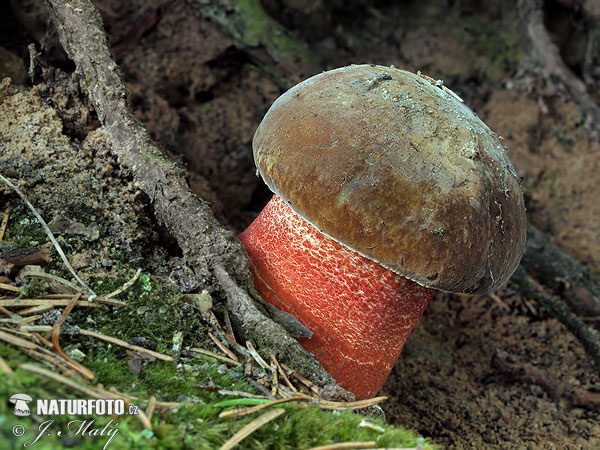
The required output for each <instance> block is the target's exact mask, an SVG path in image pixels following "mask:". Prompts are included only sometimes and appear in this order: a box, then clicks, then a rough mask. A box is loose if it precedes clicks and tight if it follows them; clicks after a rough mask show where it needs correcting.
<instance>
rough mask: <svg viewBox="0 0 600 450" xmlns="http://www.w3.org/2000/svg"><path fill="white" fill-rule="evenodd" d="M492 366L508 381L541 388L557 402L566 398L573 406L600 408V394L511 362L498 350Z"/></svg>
mask: <svg viewBox="0 0 600 450" xmlns="http://www.w3.org/2000/svg"><path fill="white" fill-rule="evenodd" d="M492 366H493V367H494V368H495V369H496V370H498V372H500V373H501V374H502V375H503V376H504V377H506V378H508V379H511V380H513V381H516V382H518V383H522V384H535V385H536V386H540V387H541V388H542V389H544V391H546V393H547V394H548V395H549V396H550V397H551V398H552V399H553V400H555V401H557V400H560V399H561V398H564V399H566V400H568V401H569V402H570V403H571V404H572V405H573V406H580V407H584V408H598V407H600V392H590V391H587V390H585V389H581V388H578V387H575V386H573V385H572V384H569V383H561V382H558V381H557V380H555V379H554V378H553V377H551V376H550V375H548V374H547V373H544V372H543V371H541V370H540V369H538V368H536V367H534V366H532V365H530V364H527V363H517V362H514V361H511V357H510V355H509V354H508V353H506V352H505V351H502V350H499V349H498V350H496V353H495V354H494V356H493V358H492Z"/></svg>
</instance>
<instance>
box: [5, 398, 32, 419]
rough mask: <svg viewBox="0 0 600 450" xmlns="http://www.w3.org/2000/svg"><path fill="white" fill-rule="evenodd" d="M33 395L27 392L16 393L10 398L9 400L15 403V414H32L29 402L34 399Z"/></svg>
mask: <svg viewBox="0 0 600 450" xmlns="http://www.w3.org/2000/svg"><path fill="white" fill-rule="evenodd" d="M32 400H33V399H32V398H31V396H29V395H27V394H15V395H13V396H12V397H11V398H9V399H8V401H9V402H11V403H14V404H15V410H14V414H15V416H19V417H24V416H28V415H30V414H31V411H30V410H29V406H28V405H27V403H29V402H30V401H32Z"/></svg>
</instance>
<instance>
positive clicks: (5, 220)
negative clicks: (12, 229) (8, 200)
mask: <svg viewBox="0 0 600 450" xmlns="http://www.w3.org/2000/svg"><path fill="white" fill-rule="evenodd" d="M9 216H10V206H7V207H6V209H5V210H4V215H3V217H2V224H0V241H1V240H2V239H4V233H6V227H7V226H8V218H9Z"/></svg>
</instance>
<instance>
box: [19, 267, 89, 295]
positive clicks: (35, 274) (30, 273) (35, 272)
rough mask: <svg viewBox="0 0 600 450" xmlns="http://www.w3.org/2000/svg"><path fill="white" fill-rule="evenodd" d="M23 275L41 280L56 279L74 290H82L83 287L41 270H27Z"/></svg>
mask: <svg viewBox="0 0 600 450" xmlns="http://www.w3.org/2000/svg"><path fill="white" fill-rule="evenodd" d="M22 276H23V278H40V279H41V280H48V281H56V282H57V283H60V284H62V285H63V286H67V287H68V288H70V289H72V290H73V292H81V289H79V286H77V285H76V284H74V283H71V282H70V281H69V280H65V279H64V278H62V277H59V276H57V275H52V274H51V273H46V272H41V271H39V270H28V271H27V272H25V273H23V275H22Z"/></svg>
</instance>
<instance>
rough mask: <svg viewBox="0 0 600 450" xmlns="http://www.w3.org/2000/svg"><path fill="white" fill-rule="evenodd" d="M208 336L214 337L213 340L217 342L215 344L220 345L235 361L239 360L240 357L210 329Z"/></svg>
mask: <svg viewBox="0 0 600 450" xmlns="http://www.w3.org/2000/svg"><path fill="white" fill-rule="evenodd" d="M208 337H210V338H211V339H212V341H213V342H214V343H215V345H216V346H217V347H219V348H220V349H221V351H222V352H223V353H225V354H226V355H227V356H229V357H230V358H231V359H233V360H234V361H239V359H238V357H237V356H236V355H235V353H233V352H232V351H231V350H229V349H228V348H227V347H225V344H223V343H222V342H221V341H220V340H218V339H217V338H216V337H215V335H214V334H212V333H211V332H210V331H209V332H208Z"/></svg>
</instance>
